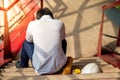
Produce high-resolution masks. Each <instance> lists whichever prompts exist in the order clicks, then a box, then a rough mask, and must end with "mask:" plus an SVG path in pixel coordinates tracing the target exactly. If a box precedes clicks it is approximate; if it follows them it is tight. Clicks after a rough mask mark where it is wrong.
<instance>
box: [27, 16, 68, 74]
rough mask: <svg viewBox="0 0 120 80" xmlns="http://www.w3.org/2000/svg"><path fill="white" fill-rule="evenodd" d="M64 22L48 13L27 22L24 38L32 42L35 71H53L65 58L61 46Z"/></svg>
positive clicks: (64, 61)
mask: <svg viewBox="0 0 120 80" xmlns="http://www.w3.org/2000/svg"><path fill="white" fill-rule="evenodd" d="M62 29H64V24H63V23H62V22H61V21H59V20H55V19H52V18H51V17H50V16H49V15H45V16H43V17H41V19H40V20H36V21H33V22H31V23H30V24H29V26H28V30H27V33H26V40H27V41H29V42H31V41H33V43H34V53H33V61H32V62H33V66H34V68H35V70H36V72H37V73H39V74H45V73H54V72H56V71H58V70H59V69H60V68H61V67H62V66H63V65H65V63H66V61H67V59H66V56H65V54H64V52H63V50H62V47H61V41H62V39H64V38H65V32H64V30H62Z"/></svg>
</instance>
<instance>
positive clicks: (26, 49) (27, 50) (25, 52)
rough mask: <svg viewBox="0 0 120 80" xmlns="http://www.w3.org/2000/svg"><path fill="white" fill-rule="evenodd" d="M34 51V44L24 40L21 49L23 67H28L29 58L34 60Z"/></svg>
mask: <svg viewBox="0 0 120 80" xmlns="http://www.w3.org/2000/svg"><path fill="white" fill-rule="evenodd" d="M33 51H34V44H33V43H31V42H28V41H24V43H23V45H22V50H21V55H20V58H21V61H20V62H21V64H22V66H23V67H28V61H29V59H30V60H31V61H32V55H33Z"/></svg>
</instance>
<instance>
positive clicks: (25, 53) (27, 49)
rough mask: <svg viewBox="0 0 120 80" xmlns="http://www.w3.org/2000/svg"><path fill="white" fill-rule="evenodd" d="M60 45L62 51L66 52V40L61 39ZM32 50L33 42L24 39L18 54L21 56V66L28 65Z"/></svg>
mask: <svg viewBox="0 0 120 80" xmlns="http://www.w3.org/2000/svg"><path fill="white" fill-rule="evenodd" d="M61 46H62V49H63V51H64V53H65V54H66V49H67V41H66V40H65V39H64V40H63V41H62V45H61ZM33 51H34V44H33V43H31V42H28V41H24V43H23V45H22V50H21V55H20V58H21V61H20V63H21V65H22V66H23V67H28V61H29V59H30V60H31V61H32V55H33Z"/></svg>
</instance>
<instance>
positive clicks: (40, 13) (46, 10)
mask: <svg viewBox="0 0 120 80" xmlns="http://www.w3.org/2000/svg"><path fill="white" fill-rule="evenodd" d="M43 15H50V16H51V17H52V18H53V13H52V12H51V11H50V9H49V8H42V9H39V10H38V11H37V12H36V19H40V18H41V17H42V16H43Z"/></svg>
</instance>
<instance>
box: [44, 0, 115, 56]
mask: <svg viewBox="0 0 120 80" xmlns="http://www.w3.org/2000/svg"><path fill="white" fill-rule="evenodd" d="M113 1H115V0H44V7H49V8H50V9H51V10H52V11H53V13H54V16H55V18H58V19H61V20H62V21H63V22H64V23H65V26H66V34H67V36H66V39H67V42H68V47H67V55H68V56H69V55H70V56H72V57H74V58H76V57H91V56H93V55H95V54H96V53H97V43H98V34H99V27H100V23H101V16H102V10H101V7H102V6H103V5H104V4H107V3H110V2H113ZM104 26H106V27H105V29H104V33H108V34H111V35H116V32H117V31H116V29H114V27H113V25H112V23H111V22H110V21H109V20H108V19H107V18H105V25H104ZM112 42H115V39H111V38H106V37H105V38H104V39H103V46H104V45H108V44H109V43H112ZM112 46H113V44H112ZM112 48H113V47H112Z"/></svg>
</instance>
